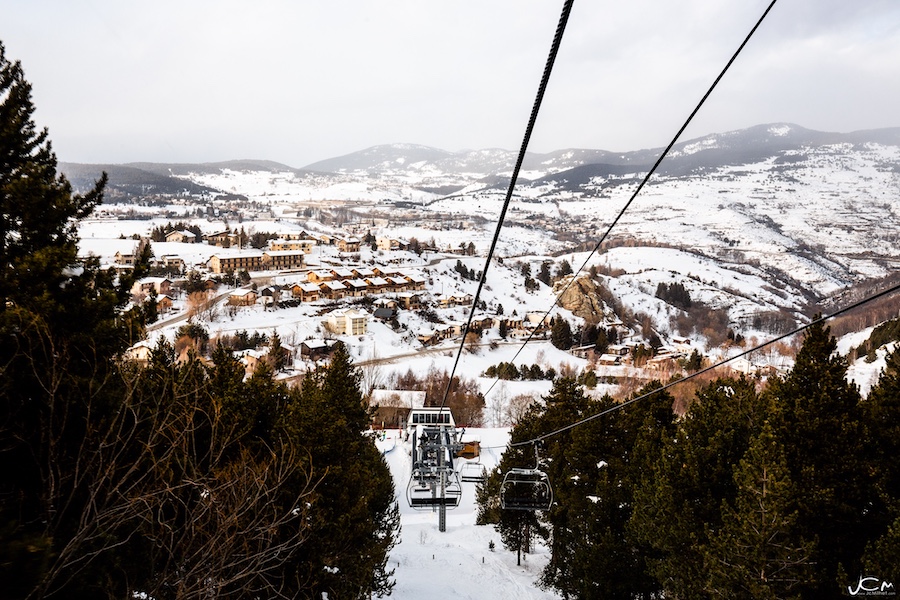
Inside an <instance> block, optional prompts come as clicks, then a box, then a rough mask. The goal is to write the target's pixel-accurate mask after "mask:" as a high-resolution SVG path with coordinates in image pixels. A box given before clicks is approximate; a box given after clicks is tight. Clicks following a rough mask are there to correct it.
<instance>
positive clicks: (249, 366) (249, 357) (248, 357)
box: [238, 350, 265, 377]
mask: <svg viewBox="0 0 900 600" xmlns="http://www.w3.org/2000/svg"><path fill="white" fill-rule="evenodd" d="M239 354H240V358H239V359H238V360H239V361H240V362H241V364H242V365H244V374H245V375H246V376H247V377H250V376H251V375H253V373H254V371H256V367H258V366H259V363H260V362H262V360H263V357H264V356H265V353H263V352H260V351H259V350H243V351H241V352H240V353H239Z"/></svg>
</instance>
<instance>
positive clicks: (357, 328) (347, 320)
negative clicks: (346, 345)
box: [324, 308, 369, 335]
mask: <svg viewBox="0 0 900 600" xmlns="http://www.w3.org/2000/svg"><path fill="white" fill-rule="evenodd" d="M368 322H369V315H368V314H367V313H364V312H361V311H358V310H356V309H353V308H347V309H341V310H335V311H332V312H330V313H328V314H327V315H326V316H325V323H324V324H325V328H326V329H328V331H331V332H332V333H336V334H338V335H365V334H366V331H368Z"/></svg>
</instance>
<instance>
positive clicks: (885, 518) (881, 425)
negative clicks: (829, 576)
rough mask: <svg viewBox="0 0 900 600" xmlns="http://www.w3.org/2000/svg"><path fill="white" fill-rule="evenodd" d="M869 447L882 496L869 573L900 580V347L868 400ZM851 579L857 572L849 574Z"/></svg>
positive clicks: (875, 516)
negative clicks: (899, 458)
mask: <svg viewBox="0 0 900 600" xmlns="http://www.w3.org/2000/svg"><path fill="white" fill-rule="evenodd" d="M863 406H864V410H865V414H866V422H867V424H868V426H869V439H868V443H867V446H868V448H869V450H870V464H871V465H872V468H873V470H874V473H875V479H876V489H877V491H878V499H877V501H876V502H875V504H874V507H873V509H872V513H873V514H872V521H873V538H874V539H872V540H871V541H870V544H869V547H868V548H867V549H866V553H865V556H864V563H865V567H866V568H865V572H866V573H871V574H878V575H879V576H880V577H881V578H882V579H885V580H888V581H900V465H898V463H897V456H898V455H900V350H896V349H895V350H894V351H893V352H891V353H890V354H888V355H887V358H886V364H885V368H884V371H883V372H882V374H881V376H880V377H879V379H878V383H877V384H876V385H875V386H874V387H873V388H872V389H871V391H870V392H869V396H868V398H867V401H866V402H865V403H864V405H863ZM849 575H850V578H851V580H852V579H853V575H855V573H852V572H851V573H849Z"/></svg>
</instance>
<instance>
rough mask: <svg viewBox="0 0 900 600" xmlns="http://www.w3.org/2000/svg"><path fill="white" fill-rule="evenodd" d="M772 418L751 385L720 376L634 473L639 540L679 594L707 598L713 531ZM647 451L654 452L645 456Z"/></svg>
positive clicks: (653, 567)
mask: <svg viewBox="0 0 900 600" xmlns="http://www.w3.org/2000/svg"><path fill="white" fill-rule="evenodd" d="M767 417H768V410H767V407H766V406H765V405H764V404H763V403H762V402H761V401H760V399H759V397H758V395H757V394H756V390H755V388H754V386H753V384H752V382H749V381H747V380H745V379H739V380H734V379H720V380H717V381H714V382H712V383H710V384H709V385H708V386H707V387H705V388H703V389H701V390H700V391H698V393H697V398H696V400H695V401H694V403H693V404H692V405H691V407H690V409H689V411H688V413H687V414H686V415H685V416H684V418H683V420H681V421H680V422H679V424H678V427H677V428H676V429H675V430H674V431H673V432H671V433H670V434H667V435H664V436H663V437H662V438H661V442H660V444H661V450H660V451H658V452H657V453H656V454H655V457H654V458H653V460H650V461H648V464H647V465H646V467H645V468H644V469H642V471H641V472H639V473H638V474H637V475H636V476H638V477H640V484H639V485H638V487H637V489H636V492H635V495H636V499H635V509H634V514H633V516H632V518H631V522H630V523H629V527H630V530H631V531H632V533H633V535H634V536H635V539H636V540H637V541H638V542H639V543H641V544H643V545H645V546H647V547H648V548H650V549H651V551H652V553H651V554H650V558H649V559H648V561H647V564H648V571H649V573H650V574H651V575H652V576H654V577H655V579H656V580H657V581H659V582H660V583H662V584H663V587H664V589H665V590H666V592H667V593H668V594H671V595H672V596H673V597H678V598H698V599H702V598H709V597H711V594H710V592H709V590H708V588H707V585H706V584H707V581H708V579H709V573H708V570H707V569H706V567H705V565H706V554H707V552H708V548H709V543H710V542H709V532H711V531H712V532H715V531H718V530H720V529H721V528H722V522H723V517H722V505H723V502H726V501H727V502H729V503H731V504H732V505H733V503H734V500H735V497H736V495H737V488H736V484H735V478H734V466H735V465H736V464H738V462H739V461H740V459H741V458H742V457H743V456H744V455H745V453H746V452H747V449H748V448H749V443H750V439H751V438H752V437H754V436H755V435H757V434H758V432H759V431H760V429H761V427H762V424H763V422H764V421H765V419H766V418H767ZM646 455H647V456H654V455H652V454H649V453H648V454H646Z"/></svg>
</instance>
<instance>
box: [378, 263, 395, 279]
mask: <svg viewBox="0 0 900 600" xmlns="http://www.w3.org/2000/svg"><path fill="white" fill-rule="evenodd" d="M372 271H373V272H374V273H375V276H376V277H396V276H399V275H400V269H397V268H396V267H385V266H381V265H379V266H377V267H372Z"/></svg>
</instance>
